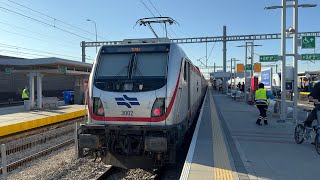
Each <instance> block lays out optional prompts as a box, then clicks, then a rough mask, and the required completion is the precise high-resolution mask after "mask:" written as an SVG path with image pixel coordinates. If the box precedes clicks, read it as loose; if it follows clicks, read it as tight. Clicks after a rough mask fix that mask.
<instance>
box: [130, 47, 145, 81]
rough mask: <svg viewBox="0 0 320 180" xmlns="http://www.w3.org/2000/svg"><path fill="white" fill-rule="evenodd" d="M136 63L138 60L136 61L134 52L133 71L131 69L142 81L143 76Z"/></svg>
mask: <svg viewBox="0 0 320 180" xmlns="http://www.w3.org/2000/svg"><path fill="white" fill-rule="evenodd" d="M137 63H138V61H137V56H136V53H135V55H134V59H133V71H132V73H135V72H137V73H138V74H139V75H140V76H141V77H142V81H144V76H143V75H142V73H141V71H140V69H139V68H138V65H137Z"/></svg>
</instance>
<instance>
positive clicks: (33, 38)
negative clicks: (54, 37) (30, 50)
mask: <svg viewBox="0 0 320 180" xmlns="http://www.w3.org/2000/svg"><path fill="white" fill-rule="evenodd" d="M0 31H3V32H6V33H9V34H14V35H18V36H22V37H25V38H29V39H32V40H37V41H41V42H44V43H49V42H48V41H46V40H43V39H39V38H36V37H32V36H27V35H24V34H21V33H17V32H12V31H8V30H5V29H0ZM56 43H57V44H60V45H64V47H71V46H66V45H65V44H61V43H59V42H56ZM50 44H51V43H50ZM72 48H74V47H72Z"/></svg>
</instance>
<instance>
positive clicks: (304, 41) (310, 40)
mask: <svg viewBox="0 0 320 180" xmlns="http://www.w3.org/2000/svg"><path fill="white" fill-rule="evenodd" d="M315 47H316V36H302V38H301V48H302V49H313V48H315Z"/></svg>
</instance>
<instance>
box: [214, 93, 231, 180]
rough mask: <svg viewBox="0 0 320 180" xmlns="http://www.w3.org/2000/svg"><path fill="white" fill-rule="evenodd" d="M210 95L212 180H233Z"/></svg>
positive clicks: (219, 124)
mask: <svg viewBox="0 0 320 180" xmlns="http://www.w3.org/2000/svg"><path fill="white" fill-rule="evenodd" d="M209 94H210V107H211V120H212V136H213V152H214V153H213V160H214V167H213V172H214V179H215V180H231V179H234V176H233V171H232V170H231V165H230V160H229V156H228V153H227V147H226V143H225V141H224V138H223V132H222V128H221V123H220V120H219V117H218V113H217V111H216V106H215V104H214V103H213V97H212V93H209Z"/></svg>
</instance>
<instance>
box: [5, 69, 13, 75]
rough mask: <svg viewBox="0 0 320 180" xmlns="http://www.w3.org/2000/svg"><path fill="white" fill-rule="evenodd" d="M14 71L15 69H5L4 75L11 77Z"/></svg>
mask: <svg viewBox="0 0 320 180" xmlns="http://www.w3.org/2000/svg"><path fill="white" fill-rule="evenodd" d="M12 69H13V68H5V69H4V73H5V74H6V75H11V73H12Z"/></svg>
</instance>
